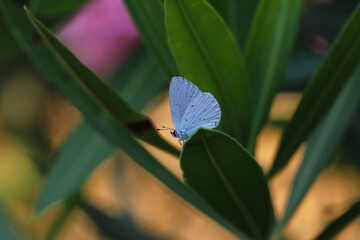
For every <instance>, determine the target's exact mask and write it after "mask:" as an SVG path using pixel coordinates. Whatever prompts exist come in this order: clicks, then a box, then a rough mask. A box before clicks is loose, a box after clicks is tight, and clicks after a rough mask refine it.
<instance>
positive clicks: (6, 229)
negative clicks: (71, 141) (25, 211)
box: [0, 205, 23, 240]
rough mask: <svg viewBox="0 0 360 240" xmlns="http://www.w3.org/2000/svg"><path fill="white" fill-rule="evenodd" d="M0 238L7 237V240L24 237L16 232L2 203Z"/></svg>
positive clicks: (17, 239)
mask: <svg viewBox="0 0 360 240" xmlns="http://www.w3.org/2000/svg"><path fill="white" fill-rule="evenodd" d="M0 239H6V240H20V239H23V238H20V236H19V235H18V234H16V233H15V232H14V228H13V226H12V224H11V223H10V221H9V217H8V215H7V214H6V213H5V211H4V209H3V207H2V206H1V205H0Z"/></svg>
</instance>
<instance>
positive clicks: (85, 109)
mask: <svg viewBox="0 0 360 240" xmlns="http://www.w3.org/2000/svg"><path fill="white" fill-rule="evenodd" d="M0 9H1V11H2V14H3V16H5V18H6V22H7V24H8V26H9V28H10V30H11V33H12V35H13V37H14V38H15V39H16V40H17V41H18V43H19V45H20V46H21V47H22V49H23V50H24V52H25V53H26V54H27V55H28V57H29V58H30V59H31V60H32V61H33V62H34V64H35V65H36V67H37V68H38V69H39V70H40V71H41V72H42V73H43V74H44V76H46V77H47V79H49V80H51V81H52V82H53V83H54V84H55V85H56V86H57V87H58V88H59V90H60V91H61V92H62V93H63V94H64V95H65V96H66V98H67V99H69V101H70V102H71V103H72V104H73V105H74V106H75V107H77V108H78V109H79V111H81V113H82V114H83V115H84V117H85V119H86V120H87V122H88V123H89V124H90V125H91V126H92V127H93V128H94V129H96V130H97V131H98V132H99V133H101V134H102V135H103V136H104V137H105V138H106V139H107V140H108V141H109V142H110V143H111V144H113V145H114V146H115V147H117V148H120V149H123V150H124V151H125V153H127V154H128V155H129V156H130V157H131V158H132V159H133V160H134V161H135V162H136V163H137V164H138V165H139V166H141V167H143V168H144V169H145V170H147V171H148V172H149V173H150V174H152V175H153V176H154V177H156V178H157V179H158V180H159V181H160V182H162V183H163V184H164V185H166V186H167V187H168V188H170V189H171V190H172V191H174V193H176V194H177V195H178V196H180V197H181V198H183V199H184V200H185V201H187V202H189V203H190V204H192V205H193V206H194V207H195V208H197V209H198V210H199V211H201V212H203V213H204V214H206V215H208V216H209V217H210V218H212V219H213V220H214V221H216V222H218V223H219V224H221V225H223V226H224V227H225V228H227V229H228V230H229V231H231V232H232V233H234V234H235V235H237V236H239V237H243V239H246V238H245V237H244V234H243V233H242V232H240V231H239V230H238V229H236V228H235V227H234V226H233V225H232V224H230V223H229V222H228V221H226V220H224V219H223V218H222V217H221V216H220V215H219V214H217V213H216V212H214V211H213V210H212V208H211V207H210V206H209V205H208V204H207V203H206V202H204V201H203V200H202V199H200V198H199V197H198V196H197V195H196V194H194V193H193V192H191V191H189V190H188V189H187V188H185V186H184V185H183V184H182V183H181V182H180V181H179V180H178V179H177V178H176V177H175V176H174V175H173V174H172V173H171V172H170V171H169V170H167V169H166V168H165V167H163V165H161V164H160V163H159V162H158V161H156V159H154V158H153V157H152V156H151V155H150V154H149V153H148V152H147V151H146V150H145V149H144V148H143V147H142V146H141V145H140V144H139V143H138V142H137V141H135V140H134V139H133V138H132V136H131V135H130V133H129V131H128V130H127V129H126V128H124V127H123V126H122V125H121V124H119V122H118V121H117V120H116V119H115V118H114V117H113V116H112V115H109V114H108V112H106V111H104V110H103V109H101V108H100V106H99V105H98V104H97V103H96V102H95V100H94V99H93V98H92V97H91V96H90V95H89V93H88V92H86V91H85V90H84V89H83V87H82V86H80V84H79V83H78V82H77V81H76V80H75V79H73V77H72V76H71V75H70V74H69V73H68V72H66V71H63V70H62V69H60V68H59V66H58V64H57V61H56V59H55V58H54V56H53V55H52V54H50V53H49V52H48V51H47V49H44V48H41V47H39V46H37V45H34V44H33V42H32V40H33V37H34V34H33V31H32V27H31V24H30V23H29V21H28V19H27V18H26V15H25V14H24V12H23V10H22V9H20V8H17V7H16V5H14V3H13V1H12V0H0Z"/></svg>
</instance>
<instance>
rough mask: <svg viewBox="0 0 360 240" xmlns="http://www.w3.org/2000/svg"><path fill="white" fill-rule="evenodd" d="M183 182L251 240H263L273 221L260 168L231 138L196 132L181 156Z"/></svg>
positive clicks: (201, 131) (223, 135)
mask: <svg viewBox="0 0 360 240" xmlns="http://www.w3.org/2000/svg"><path fill="white" fill-rule="evenodd" d="M180 166H181V168H182V170H183V174H184V179H185V182H186V183H187V184H188V185H189V186H190V187H191V188H192V189H194V190H195V191H196V192H197V193H198V194H199V195H200V196H201V197H202V198H204V199H205V200H206V201H208V202H209V204H210V205H211V206H212V207H213V208H214V209H215V210H216V211H217V212H218V213H219V214H221V215H222V216H223V217H224V218H225V219H227V220H229V221H230V222H232V223H233V224H234V225H235V226H237V227H238V228H239V229H240V230H241V231H243V232H245V233H246V234H248V235H249V236H250V237H252V239H265V238H266V236H267V235H268V234H269V230H270V227H271V225H272V223H273V221H274V215H273V214H274V213H273V209H272V204H271V200H270V194H269V189H268V186H267V183H266V180H265V176H264V174H263V172H262V169H261V168H260V166H259V165H258V164H257V162H256V161H255V160H254V159H253V158H252V157H251V156H250V155H249V153H248V152H247V151H246V150H245V149H244V148H243V147H242V146H241V145H240V144H239V143H238V142H237V141H236V140H235V139H233V138H231V137H229V136H228V135H226V134H224V133H221V132H219V131H215V130H209V129H202V128H201V129H199V130H198V131H197V132H196V133H195V134H194V135H193V136H192V137H191V138H190V139H189V140H188V141H187V142H186V143H185V146H184V148H183V151H182V153H181V156H180Z"/></svg>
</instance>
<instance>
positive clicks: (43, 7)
mask: <svg viewBox="0 0 360 240" xmlns="http://www.w3.org/2000/svg"><path fill="white" fill-rule="evenodd" d="M87 1H88V0H61V1H57V0H32V1H30V9H31V11H33V12H36V14H38V15H40V16H43V17H50V18H55V17H60V16H64V15H66V14H69V13H72V12H74V11H75V10H76V9H78V8H79V7H81V6H82V5H83V4H84V3H86V2H87Z"/></svg>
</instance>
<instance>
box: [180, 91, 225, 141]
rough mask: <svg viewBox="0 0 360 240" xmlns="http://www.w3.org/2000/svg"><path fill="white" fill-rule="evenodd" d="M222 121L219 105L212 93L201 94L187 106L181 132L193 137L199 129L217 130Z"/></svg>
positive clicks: (182, 119)
mask: <svg viewBox="0 0 360 240" xmlns="http://www.w3.org/2000/svg"><path fill="white" fill-rule="evenodd" d="M220 120H221V110H220V106H219V103H218V102H217V101H216V99H215V97H214V96H213V95H212V94H211V93H207V92H205V93H203V92H200V94H198V95H197V96H196V97H195V98H193V99H192V101H191V102H190V103H189V105H188V106H187V108H186V110H185V112H184V114H183V117H182V118H181V121H180V125H179V130H182V131H184V132H185V133H186V135H188V136H191V135H192V134H193V133H194V132H195V131H196V130H197V129H198V128H199V127H203V128H215V127H217V126H218V125H219V123H220Z"/></svg>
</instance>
